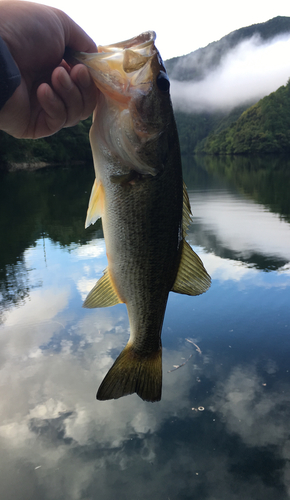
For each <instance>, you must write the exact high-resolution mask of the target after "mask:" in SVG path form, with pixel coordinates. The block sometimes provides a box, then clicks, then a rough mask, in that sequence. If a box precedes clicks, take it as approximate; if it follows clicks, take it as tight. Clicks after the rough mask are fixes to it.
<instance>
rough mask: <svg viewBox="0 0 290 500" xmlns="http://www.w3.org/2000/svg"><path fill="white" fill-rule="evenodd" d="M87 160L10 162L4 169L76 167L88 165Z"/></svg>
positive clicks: (10, 170) (29, 169)
mask: <svg viewBox="0 0 290 500" xmlns="http://www.w3.org/2000/svg"><path fill="white" fill-rule="evenodd" d="M86 164H87V162H85V161H72V162H67V163H50V162H45V161H31V162H21V163H16V162H15V163H14V162H11V163H8V164H6V165H5V167H4V168H3V169H1V167H0V170H3V171H6V172H18V171H20V170H25V171H27V172H33V171H35V170H40V169H41V168H48V167H50V168H51V167H74V166H83V165H86Z"/></svg>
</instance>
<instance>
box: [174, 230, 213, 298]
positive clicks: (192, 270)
mask: <svg viewBox="0 0 290 500" xmlns="http://www.w3.org/2000/svg"><path fill="white" fill-rule="evenodd" d="M182 246H183V247H182V254H181V260H180V264H179V268H178V271H177V276H176V279H175V283H174V285H173V287H172V291H173V292H176V293H184V294H186V295H200V294H201V293H204V292H206V291H207V289H208V288H209V287H210V284H211V279H210V276H209V275H208V273H207V272H206V270H205V268H204V265H203V263H202V261H201V259H200V258H199V257H198V255H196V253H195V252H194V251H193V250H192V248H191V246H190V245H189V244H188V243H187V241H185V240H183V242H182Z"/></svg>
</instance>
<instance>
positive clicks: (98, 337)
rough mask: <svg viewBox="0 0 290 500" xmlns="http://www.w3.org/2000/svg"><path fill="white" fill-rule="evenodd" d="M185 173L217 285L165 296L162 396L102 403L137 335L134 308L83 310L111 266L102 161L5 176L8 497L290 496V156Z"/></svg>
mask: <svg viewBox="0 0 290 500" xmlns="http://www.w3.org/2000/svg"><path fill="white" fill-rule="evenodd" d="M184 172H185V180H186V183H187V185H188V189H189V197H190V201H191V205H192V211H193V214H194V218H193V224H192V226H191V228H190V231H189V235H188V240H189V242H190V244H191V245H192V247H193V248H194V250H195V251H196V252H197V253H198V254H199V255H200V257H201V258H202V260H203V262H204V264H205V267H206V268H207V270H208V272H209V273H210V275H211V277H212V286H211V288H210V290H209V291H208V292H207V293H205V294H204V295H201V296H199V297H187V296H182V295H178V294H174V293H171V294H170V297H169V301H168V306H167V311H166V315H165V321H164V326H163V333H162V343H163V394H162V400H161V402H159V403H153V404H152V403H146V402H144V401H142V400H141V399H140V398H139V397H138V396H137V395H132V396H127V397H124V398H121V399H119V400H116V401H114V400H113V401H106V402H100V401H97V400H96V399H95V394H96V391H97V389H98V386H99V384H100V382H101V380H102V379H103V377H104V375H105V374H106V372H107V370H108V369H109V367H110V366H111V364H112V363H113V361H114V359H115V358H116V357H117V355H118V354H119V352H120V351H121V350H122V348H123V347H124V345H125V344H126V342H127V339H128V334H129V331H128V317H127V312H126V307H125V306H124V305H118V306H115V307H112V308H107V309H94V310H88V309H83V308H82V302H83V300H84V298H85V297H86V295H87V293H88V292H89V291H90V289H91V288H92V286H93V285H94V284H95V282H96V280H97V279H98V277H100V276H101V274H102V271H103V269H104V268H105V267H106V254H105V244H104V240H103V238H102V231H101V225H100V223H99V222H98V223H97V224H96V225H95V226H93V227H90V228H89V229H87V230H84V220H85V214H86V209H87V203H88V198H89V193H90V189H91V186H92V183H93V179H94V174H93V168H92V167H91V166H90V167H88V168H82V167H78V168H71V169H65V168H54V169H43V170H39V171H36V172H17V173H9V174H6V175H1V178H0V204H1V210H0V230H1V231H0V234H1V240H0V241H1V243H0V245H1V252H0V298H1V309H0V449H1V453H0V498H1V499H3V500H4V499H5V500H36V499H37V500H38V499H39V498H41V499H42V500H50V499H51V500H95V499H97V500H112V499H115V498H120V499H122V500H132V499H134V500H147V499H152V498H156V499H158V500H161V499H162V500H192V499H195V500H249V499H250V500H261V499H263V500H274V499H279V500H286V499H290V423H289V422H290V162H289V161H287V160H285V159H278V158H268V159H258V158H256V159H254V160H249V159H246V158H237V159H235V160H233V159H230V158H220V159H215V158H209V157H201V158H197V159H190V160H189V159H187V161H184ZM156 216H158V214H156ZM177 367H179V368H177Z"/></svg>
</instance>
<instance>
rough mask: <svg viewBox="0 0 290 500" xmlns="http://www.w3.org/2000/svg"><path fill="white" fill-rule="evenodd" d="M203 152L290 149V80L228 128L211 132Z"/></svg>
mask: <svg viewBox="0 0 290 500" xmlns="http://www.w3.org/2000/svg"><path fill="white" fill-rule="evenodd" d="M197 149H199V151H201V152H204V153H210V154H253V153H254V154H257V153H260V154H269V153H289V152H290V79H289V80H288V83H287V85H286V86H282V87H280V88H279V89H278V90H276V92H272V93H271V94H270V95H269V96H266V97H264V98H263V99H261V100H260V101H259V102H258V103H257V104H255V105H254V106H252V107H250V108H249V109H247V110H246V111H245V112H244V113H242V115H241V116H240V117H239V118H238V120H237V121H235V122H234V123H232V124H231V125H230V126H229V127H228V128H226V129H225V130H223V131H222V132H220V133H216V134H210V135H209V136H208V137H207V139H205V141H204V144H202V145H200V147H199V148H197Z"/></svg>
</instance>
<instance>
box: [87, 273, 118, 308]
mask: <svg viewBox="0 0 290 500" xmlns="http://www.w3.org/2000/svg"><path fill="white" fill-rule="evenodd" d="M120 303H121V300H120V299H119V297H118V295H117V293H116V291H115V288H114V285H113V283H112V281H111V278H110V274H109V272H108V269H106V270H105V271H104V274H103V276H102V277H101V278H100V279H99V281H98V282H97V283H96V284H95V286H94V288H93V289H92V290H91V291H90V293H89V295H88V296H87V298H86V300H85V301H84V303H83V307H87V308H88V309H93V308H94V307H110V306H115V305H116V304H120Z"/></svg>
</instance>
